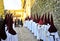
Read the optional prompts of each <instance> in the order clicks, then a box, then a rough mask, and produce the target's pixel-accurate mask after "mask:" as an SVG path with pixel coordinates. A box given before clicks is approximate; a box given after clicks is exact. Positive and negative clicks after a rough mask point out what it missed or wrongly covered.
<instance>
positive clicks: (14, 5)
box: [4, 0, 22, 10]
mask: <svg viewBox="0 0 60 41" xmlns="http://www.w3.org/2000/svg"><path fill="white" fill-rule="evenodd" d="M4 9H5V10H19V9H22V2H21V0H4Z"/></svg>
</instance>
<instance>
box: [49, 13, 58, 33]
mask: <svg viewBox="0 0 60 41" xmlns="http://www.w3.org/2000/svg"><path fill="white" fill-rule="evenodd" d="M50 25H51V26H50V28H49V29H48V31H49V32H50V33H53V32H57V29H56V27H55V26H54V22H53V16H52V14H51V20H50Z"/></svg>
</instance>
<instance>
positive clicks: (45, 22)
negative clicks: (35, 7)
mask: <svg viewBox="0 0 60 41" xmlns="http://www.w3.org/2000/svg"><path fill="white" fill-rule="evenodd" d="M45 24H46V25H47V17H46V13H45Z"/></svg>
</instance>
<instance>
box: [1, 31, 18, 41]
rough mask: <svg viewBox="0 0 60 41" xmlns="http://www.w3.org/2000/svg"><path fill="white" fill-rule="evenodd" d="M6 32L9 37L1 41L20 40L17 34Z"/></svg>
mask: <svg viewBox="0 0 60 41" xmlns="http://www.w3.org/2000/svg"><path fill="white" fill-rule="evenodd" d="M6 34H7V39H6V40H2V39H1V41H18V37H17V34H16V35H11V34H10V33H8V31H6Z"/></svg>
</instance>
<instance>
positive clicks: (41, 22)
mask: <svg viewBox="0 0 60 41" xmlns="http://www.w3.org/2000/svg"><path fill="white" fill-rule="evenodd" d="M43 18H44V14H43V15H42V17H40V20H39V24H40V25H43Z"/></svg>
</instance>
